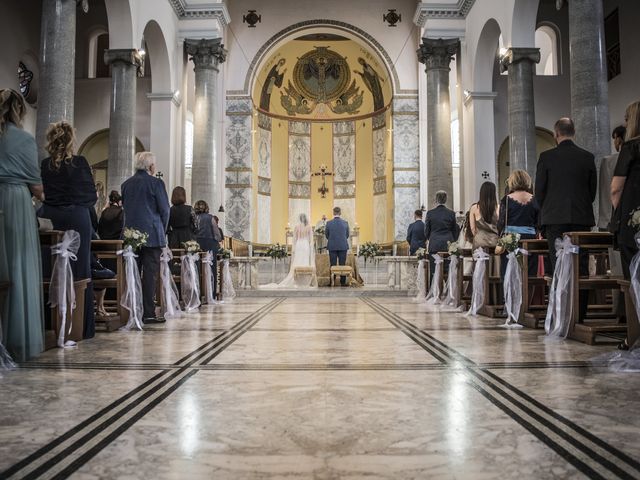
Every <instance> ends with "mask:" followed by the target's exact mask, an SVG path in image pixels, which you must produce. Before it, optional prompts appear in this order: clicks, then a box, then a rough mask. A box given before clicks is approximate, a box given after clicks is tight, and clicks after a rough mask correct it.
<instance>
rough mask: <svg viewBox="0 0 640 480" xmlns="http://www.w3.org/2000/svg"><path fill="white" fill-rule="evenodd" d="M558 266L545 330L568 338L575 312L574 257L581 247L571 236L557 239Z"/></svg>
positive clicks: (550, 295)
mask: <svg viewBox="0 0 640 480" xmlns="http://www.w3.org/2000/svg"><path fill="white" fill-rule="evenodd" d="M555 246H556V259H557V260H556V268H555V271H554V272H553V281H552V282H551V288H550V290H549V305H548V307H547V316H546V318H545V320H544V330H545V332H546V333H547V335H549V336H550V337H557V338H566V336H567V334H568V333H569V326H570V325H571V315H572V313H573V282H574V281H575V280H574V278H573V259H572V255H578V254H579V253H580V247H578V246H577V245H573V244H572V243H571V238H570V237H564V238H563V239H559V238H558V239H556V245H555Z"/></svg>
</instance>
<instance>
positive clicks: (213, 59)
mask: <svg viewBox="0 0 640 480" xmlns="http://www.w3.org/2000/svg"><path fill="white" fill-rule="evenodd" d="M184 46H185V49H186V51H187V54H189V56H190V57H191V58H190V59H191V60H193V64H194V65H195V68H196V69H212V70H215V71H218V65H220V64H221V63H224V61H225V60H226V59H227V51H226V50H225V48H224V45H223V44H222V39H221V38H210V39H205V38H203V39H200V40H196V39H190V38H187V39H185V41H184Z"/></svg>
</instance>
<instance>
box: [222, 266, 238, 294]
mask: <svg viewBox="0 0 640 480" xmlns="http://www.w3.org/2000/svg"><path fill="white" fill-rule="evenodd" d="M221 288H222V300H224V301H225V302H230V301H232V300H233V299H234V298H236V290H235V288H233V280H232V279H231V269H230V268H229V259H228V258H225V259H224V260H222V287H221Z"/></svg>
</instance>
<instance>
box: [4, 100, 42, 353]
mask: <svg viewBox="0 0 640 480" xmlns="http://www.w3.org/2000/svg"><path fill="white" fill-rule="evenodd" d="M26 110H27V109H26V106H25V103H24V100H23V98H22V96H21V95H20V94H19V93H18V92H16V91H14V90H9V89H6V90H0V210H1V211H2V212H3V213H4V228H3V229H1V230H0V231H4V233H3V234H2V238H0V248H1V247H2V246H3V244H4V249H5V252H6V258H7V265H6V269H7V271H6V273H7V274H8V280H9V281H10V287H9V295H8V297H7V301H6V302H5V305H4V308H3V309H2V311H1V312H0V318H1V319H2V332H3V337H4V339H3V342H4V344H5V346H6V347H7V350H8V351H9V353H10V354H11V355H12V356H13V359H14V360H16V361H19V362H22V361H25V360H27V359H29V358H31V357H34V356H35V355H38V354H39V353H41V352H42V350H43V348H44V322H43V312H44V310H43V305H42V269H41V260H40V240H39V238H38V222H37V219H36V215H35V211H34V209H33V203H32V201H31V196H32V194H33V195H34V196H36V197H38V198H41V197H42V180H41V178H40V165H39V164H38V148H37V146H36V142H35V140H34V138H33V137H32V136H31V135H30V134H29V133H27V132H25V131H24V130H22V129H21V122H22V119H23V118H24V115H25V113H26Z"/></svg>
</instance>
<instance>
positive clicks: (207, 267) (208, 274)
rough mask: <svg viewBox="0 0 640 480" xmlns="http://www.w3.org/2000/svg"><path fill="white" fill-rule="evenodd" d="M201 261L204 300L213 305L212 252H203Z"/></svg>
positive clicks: (214, 300) (214, 301)
mask: <svg viewBox="0 0 640 480" xmlns="http://www.w3.org/2000/svg"><path fill="white" fill-rule="evenodd" d="M202 263H203V265H204V281H205V285H206V290H207V295H206V297H207V298H206V299H205V301H206V303H207V304H208V305H214V304H215V303H216V299H215V298H213V253H211V252H207V253H205V255H204V259H203V260H202Z"/></svg>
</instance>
